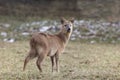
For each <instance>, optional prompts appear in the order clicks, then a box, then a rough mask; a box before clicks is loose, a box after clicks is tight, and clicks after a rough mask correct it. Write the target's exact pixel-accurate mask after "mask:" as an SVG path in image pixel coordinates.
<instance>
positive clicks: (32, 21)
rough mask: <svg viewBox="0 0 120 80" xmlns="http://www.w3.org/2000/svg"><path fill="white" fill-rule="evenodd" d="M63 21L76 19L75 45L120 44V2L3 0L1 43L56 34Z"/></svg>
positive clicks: (112, 0)
mask: <svg viewBox="0 0 120 80" xmlns="http://www.w3.org/2000/svg"><path fill="white" fill-rule="evenodd" d="M61 17H65V18H67V19H69V18H70V17H74V18H75V23H74V31H73V34H72V36H71V38H70V40H72V41H76V40H78V41H82V42H90V43H98V42H107V43H118V42H120V0H0V41H4V42H11V43H12V42H15V41H20V40H28V39H29V37H30V34H31V33H33V32H50V33H56V32H57V31H58V30H59V25H60V18H61Z"/></svg>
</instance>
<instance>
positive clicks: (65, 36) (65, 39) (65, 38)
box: [57, 32, 71, 44]
mask: <svg viewBox="0 0 120 80" xmlns="http://www.w3.org/2000/svg"><path fill="white" fill-rule="evenodd" d="M70 35H71V33H62V32H60V33H58V34H57V36H58V38H59V39H60V40H61V41H62V42H63V43H65V44H66V43H67V42H68V40H69V38H70Z"/></svg>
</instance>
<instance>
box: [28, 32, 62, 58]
mask: <svg viewBox="0 0 120 80" xmlns="http://www.w3.org/2000/svg"><path fill="white" fill-rule="evenodd" d="M30 46H31V47H32V48H37V49H41V48H42V50H45V51H47V53H48V55H49V56H52V55H54V54H55V53H56V52H57V51H58V52H62V51H63V50H64V43H63V42H62V40H61V39H60V38H59V37H57V36H56V35H50V34H47V33H37V34H34V35H33V36H32V38H31V41H30Z"/></svg>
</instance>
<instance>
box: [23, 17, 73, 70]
mask: <svg viewBox="0 0 120 80" xmlns="http://www.w3.org/2000/svg"><path fill="white" fill-rule="evenodd" d="M60 22H61V28H60V31H59V32H58V33H56V34H48V33H44V32H38V33H34V34H33V35H32V37H31V39H30V50H29V53H28V55H27V56H26V58H25V60H24V66H23V71H24V70H25V68H26V65H27V63H28V62H29V61H30V60H32V59H33V58H35V57H37V60H36V65H37V68H38V69H39V71H40V72H42V68H41V65H42V62H43V60H44V59H45V57H46V56H49V57H50V61H51V64H52V72H53V71H54V70H56V71H57V72H59V55H60V54H61V53H63V51H64V49H65V47H66V44H67V43H68V41H69V39H70V36H71V34H72V31H73V23H74V19H73V18H71V19H69V20H67V19H65V18H62V19H61V21H60Z"/></svg>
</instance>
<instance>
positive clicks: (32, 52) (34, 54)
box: [23, 49, 37, 71]
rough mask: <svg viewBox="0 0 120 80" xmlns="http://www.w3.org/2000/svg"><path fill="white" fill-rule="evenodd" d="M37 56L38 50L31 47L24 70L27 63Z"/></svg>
mask: <svg viewBox="0 0 120 80" xmlns="http://www.w3.org/2000/svg"><path fill="white" fill-rule="evenodd" d="M36 56H37V52H36V50H35V49H31V50H30V51H29V53H28V55H27V57H26V58H25V61H24V66H23V71H24V70H25V68H26V65H27V63H28V62H29V61H30V60H31V59H33V58H35V57H36Z"/></svg>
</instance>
